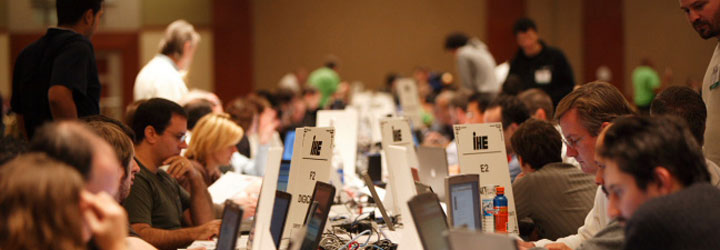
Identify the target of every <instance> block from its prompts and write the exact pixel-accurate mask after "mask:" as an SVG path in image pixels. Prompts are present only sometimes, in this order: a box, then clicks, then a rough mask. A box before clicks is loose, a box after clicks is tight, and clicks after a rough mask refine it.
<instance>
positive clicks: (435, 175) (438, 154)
mask: <svg viewBox="0 0 720 250" xmlns="http://www.w3.org/2000/svg"><path fill="white" fill-rule="evenodd" d="M417 157H418V163H419V165H420V166H418V176H419V177H420V182H421V183H424V184H427V185H429V186H430V187H432V189H433V190H434V191H435V193H436V194H437V195H438V197H439V198H440V200H442V201H444V200H445V199H446V197H445V177H447V176H448V163H447V156H446V155H445V149H444V148H440V147H425V146H420V147H417Z"/></svg>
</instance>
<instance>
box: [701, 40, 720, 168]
mask: <svg viewBox="0 0 720 250" xmlns="http://www.w3.org/2000/svg"><path fill="white" fill-rule="evenodd" d="M702 99H703V101H704V102H705V106H706V107H707V121H706V123H705V146H704V147H703V151H704V153H705V157H707V158H708V159H710V160H711V161H713V162H715V163H718V162H720V143H717V142H718V141H720V43H718V45H716V46H715V52H713V56H712V59H710V64H709V65H708V68H707V71H706V72H705V78H703V84H702ZM715 109H718V110H715Z"/></svg>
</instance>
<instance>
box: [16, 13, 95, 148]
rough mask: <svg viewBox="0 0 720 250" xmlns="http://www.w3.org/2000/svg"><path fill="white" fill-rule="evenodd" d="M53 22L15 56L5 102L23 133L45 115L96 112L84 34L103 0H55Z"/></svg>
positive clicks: (87, 41) (88, 46)
mask: <svg viewBox="0 0 720 250" xmlns="http://www.w3.org/2000/svg"><path fill="white" fill-rule="evenodd" d="M56 7H57V16H58V27H54V28H49V29H48V30H47V32H46V33H45V35H44V36H43V37H41V38H40V39H39V40H37V41H35V42H34V43H32V44H31V45H29V46H28V47H26V48H25V49H23V51H22V52H21V53H20V55H19V56H18V58H17V60H16V61H15V68H14V71H13V87H12V98H11V107H12V110H13V111H14V112H15V113H17V114H18V117H19V118H20V119H19V120H20V122H21V124H24V126H23V128H24V129H25V133H26V135H27V136H28V138H31V137H32V136H33V134H34V133H35V129H36V128H37V127H39V126H40V125H42V124H43V123H45V122H47V121H51V120H63V119H77V118H78V117H83V116H88V115H95V114H99V113H100V105H99V103H100V81H99V79H98V70H97V65H96V63H95V53H94V49H93V45H92V43H90V37H91V36H92V35H93V34H94V33H95V32H96V31H97V27H98V23H99V22H100V17H101V16H102V14H103V0H57V2H56Z"/></svg>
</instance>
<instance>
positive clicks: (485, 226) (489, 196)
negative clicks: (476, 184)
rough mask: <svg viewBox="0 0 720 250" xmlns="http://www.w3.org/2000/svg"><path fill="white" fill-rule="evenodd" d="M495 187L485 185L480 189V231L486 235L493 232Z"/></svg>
mask: <svg viewBox="0 0 720 250" xmlns="http://www.w3.org/2000/svg"><path fill="white" fill-rule="evenodd" d="M495 186H496V185H487V186H483V187H482V188H480V199H481V200H482V214H483V216H482V231H483V232H486V233H494V232H495V208H494V206H493V200H495Z"/></svg>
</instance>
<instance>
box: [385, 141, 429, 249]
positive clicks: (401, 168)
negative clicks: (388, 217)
mask: <svg viewBox="0 0 720 250" xmlns="http://www.w3.org/2000/svg"><path fill="white" fill-rule="evenodd" d="M383 148H384V149H385V152H386V153H387V156H388V164H389V165H390V166H391V167H390V168H388V170H389V172H390V180H389V182H388V184H389V185H391V187H392V188H391V190H392V192H393V193H392V196H393V197H395V200H396V201H397V203H396V204H395V207H399V208H400V215H401V217H400V218H402V224H403V227H402V228H401V229H400V230H399V231H400V235H401V239H400V242H398V249H400V250H403V249H412V250H415V249H423V248H422V245H421V244H420V237H419V236H418V233H417V229H416V228H415V222H414V221H413V217H412V214H411V213H410V207H408V201H409V200H410V199H412V197H414V196H415V195H417V189H415V181H414V180H413V177H412V172H411V171H410V166H409V165H408V162H407V158H406V157H403V155H407V148H405V147H403V146H394V145H390V146H388V147H387V148H385V147H383ZM438 237H440V236H438Z"/></svg>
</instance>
